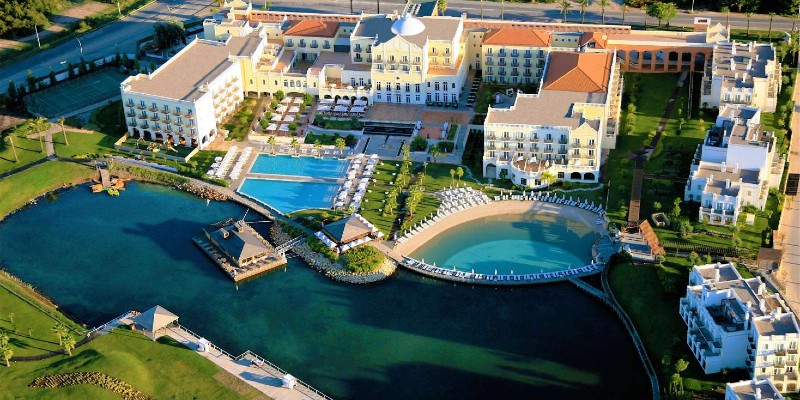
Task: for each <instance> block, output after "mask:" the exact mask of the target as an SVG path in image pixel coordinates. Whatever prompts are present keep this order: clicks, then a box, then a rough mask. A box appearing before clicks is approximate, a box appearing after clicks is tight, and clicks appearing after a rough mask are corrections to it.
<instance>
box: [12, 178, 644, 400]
mask: <svg viewBox="0 0 800 400" xmlns="http://www.w3.org/2000/svg"><path fill="white" fill-rule="evenodd" d="M39 203H40V204H39V205H38V206H35V207H31V208H28V209H25V210H22V211H20V212H18V213H16V214H14V215H12V216H10V217H9V218H8V219H6V220H5V221H4V222H2V223H0V249H2V250H0V264H2V265H3V266H4V267H5V268H7V269H8V270H10V272H12V273H14V274H16V275H17V276H19V277H21V278H22V279H24V280H26V281H27V282H30V283H32V284H33V285H35V286H36V287H38V288H39V289H40V290H42V291H43V292H44V293H45V294H47V295H49V296H50V297H51V298H52V299H53V300H55V301H56V302H58V303H59V304H61V305H62V306H63V308H64V309H65V310H66V311H67V312H69V313H71V314H73V315H75V316H77V317H78V318H81V319H82V320H83V321H85V322H87V323H88V324H89V325H97V324H100V323H103V322H105V321H106V320H108V319H110V318H112V317H114V316H116V315H118V314H120V313H122V312H124V311H126V310H129V309H138V310H144V309H147V308H149V307H151V306H152V305H154V304H160V305H162V306H164V307H166V308H167V309H169V310H171V311H173V312H175V313H176V314H178V315H179V316H180V322H181V323H183V324H184V325H186V326H187V327H189V328H190V329H192V330H194V331H196V332H198V333H199V334H201V335H204V336H205V337H206V338H208V339H210V340H211V341H213V342H215V343H216V344H218V345H220V346H222V347H223V348H226V349H227V350H229V351H230V352H231V353H234V354H238V353H240V352H242V351H244V350H246V349H251V350H253V351H255V352H257V353H259V354H261V355H262V356H265V357H266V358H268V359H269V360H271V361H272V362H274V363H276V364H278V365H279V366H281V367H282V368H284V369H286V370H287V371H289V372H291V373H292V374H294V375H295V376H297V377H298V378H300V379H302V380H304V381H306V382H308V383H310V384H311V385H313V386H315V387H317V388H318V389H320V390H322V391H323V392H325V393H327V394H328V395H331V396H333V397H334V398H352V399H378V398H379V399H423V398H437V399H442V398H448V399H451V398H452V399H485V398H547V399H556V398H557V399H572V398H574V399H589V398H590V399H619V398H629V399H638V398H646V397H647V394H648V389H647V382H646V378H645V374H644V373H643V372H642V367H641V365H640V363H639V361H638V359H637V358H636V356H635V353H634V350H633V346H632V345H631V342H630V340H629V339H628V337H627V335H626V333H625V331H624V329H623V328H622V326H621V324H620V323H619V322H618V321H617V320H616V319H615V317H614V316H613V315H612V314H611V313H610V312H609V311H608V310H607V309H606V308H605V307H604V306H602V305H601V304H600V303H598V302H596V301H594V300H592V299H591V298H589V297H588V296H586V295H584V294H583V293H581V292H579V291H578V290H577V289H575V288H573V287H572V286H570V285H569V284H556V285H541V286H534V287H526V288H515V289H494V288H484V287H471V286H462V285H454V284H451V283H443V282H438V281H434V280H430V279H427V278H422V277H420V276H417V275H414V274H411V273H408V272H405V271H398V273H397V274H396V275H395V276H394V277H392V278H391V279H389V280H388V281H386V282H383V283H380V284H376V285H369V286H352V285H344V284H338V283H335V282H332V281H330V280H329V279H327V278H325V277H324V276H323V275H321V274H319V273H317V272H316V271H314V270H312V269H310V268H309V267H307V266H305V265H303V264H302V263H301V262H299V261H297V260H296V259H293V260H290V262H289V265H288V266H287V267H286V268H285V269H282V270H279V271H274V272H272V273H269V274H267V275H265V276H262V277H260V278H257V279H255V280H253V281H251V282H246V283H244V284H242V285H239V286H238V287H237V286H236V285H234V284H233V283H232V282H230V281H229V280H228V278H227V277H226V276H225V275H223V274H222V273H221V272H220V271H218V270H217V269H216V267H215V266H214V264H212V263H211V261H210V260H208V259H207V258H206V257H205V256H204V255H202V254H201V252H200V251H199V250H198V249H197V248H195V247H194V245H193V244H192V242H191V240H190V238H191V236H193V235H195V234H197V233H198V232H199V231H200V229H201V227H203V225H205V224H208V223H212V222H215V221H218V220H222V219H225V218H228V217H239V216H241V215H242V214H243V209H242V208H241V207H239V206H237V205H235V204H230V203H211V204H210V205H206V202H205V201H204V200H199V199H196V198H194V197H192V196H189V195H187V194H184V193H181V192H176V191H173V190H170V189H166V188H163V187H158V186H151V185H145V184H135V183H133V184H130V185H129V186H128V190H126V191H124V192H122V194H121V195H120V197H117V198H113V197H110V196H107V195H105V194H92V193H90V191H89V189H88V188H87V187H80V188H77V189H74V190H70V191H67V192H64V193H62V194H61V195H60V196H59V198H58V199H57V200H56V201H52V202H46V201H40V202H39ZM254 226H255V227H259V229H266V224H255V225H254Z"/></svg>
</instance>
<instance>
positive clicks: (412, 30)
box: [392, 13, 425, 36]
mask: <svg viewBox="0 0 800 400" xmlns="http://www.w3.org/2000/svg"><path fill="white" fill-rule="evenodd" d="M424 30H425V24H423V23H422V21H420V20H418V19H416V18H414V17H412V16H411V14H409V13H405V14H403V16H402V17H400V18H399V19H398V20H397V21H394V23H393V24H392V33H394V34H395V35H400V36H414V35H419V34H420V33H422V31H424Z"/></svg>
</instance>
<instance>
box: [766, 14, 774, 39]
mask: <svg viewBox="0 0 800 400" xmlns="http://www.w3.org/2000/svg"><path fill="white" fill-rule="evenodd" d="M774 18H775V13H774V12H771V13H769V30H767V40H768V41H770V42H772V20H773V19H774Z"/></svg>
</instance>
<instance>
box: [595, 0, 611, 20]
mask: <svg viewBox="0 0 800 400" xmlns="http://www.w3.org/2000/svg"><path fill="white" fill-rule="evenodd" d="M597 4H600V20H601V23H602V24H603V25H605V23H606V7H608V0H599V1H598V2H597Z"/></svg>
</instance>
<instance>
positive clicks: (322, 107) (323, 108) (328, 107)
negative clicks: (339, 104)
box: [317, 106, 331, 112]
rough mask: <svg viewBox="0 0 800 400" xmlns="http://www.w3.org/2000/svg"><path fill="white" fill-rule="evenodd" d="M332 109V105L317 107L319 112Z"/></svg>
mask: <svg viewBox="0 0 800 400" xmlns="http://www.w3.org/2000/svg"><path fill="white" fill-rule="evenodd" d="M330 110H331V107H330V106H319V107H317V111H318V112H324V111H330Z"/></svg>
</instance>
